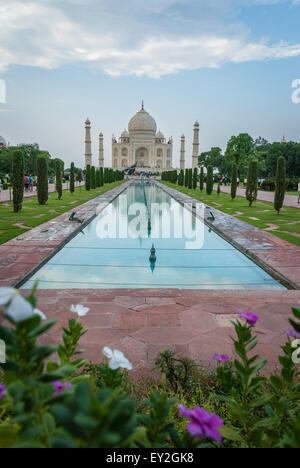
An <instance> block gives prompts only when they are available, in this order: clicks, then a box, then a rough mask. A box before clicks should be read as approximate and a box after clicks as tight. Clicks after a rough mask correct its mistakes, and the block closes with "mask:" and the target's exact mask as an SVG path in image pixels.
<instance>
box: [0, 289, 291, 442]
mask: <svg viewBox="0 0 300 468" xmlns="http://www.w3.org/2000/svg"><path fill="white" fill-rule="evenodd" d="M0 306H3V307H4V316H5V319H6V320H7V321H8V322H9V323H10V326H9V327H5V326H3V325H2V326H0V339H1V340H3V341H4V342H5V343H6V358H7V360H6V363H4V364H1V368H2V371H3V374H2V375H1V383H0V414H1V419H0V447H2V448H3V447H4V448H6V447H17V448H25V447H26V448H103V447H105V448H116V447H118V448H143V447H144V448H202V447H205V448H207V447H212V448H213V447H217V446H219V445H220V444H222V446H224V447H229V446H230V447H299V446H300V441H299V427H300V403H299V391H300V382H299V369H298V368H297V365H296V364H295V361H296V360H295V353H296V354H297V352H296V351H295V348H294V345H295V343H294V340H295V338H298V337H300V309H294V310H293V313H294V319H293V320H291V321H290V323H291V327H292V329H291V330H287V331H286V333H287V335H288V339H287V342H286V344H285V346H283V348H282V350H283V355H282V356H281V357H279V363H280V366H281V373H280V374H274V375H271V376H270V377H269V378H267V377H263V376H261V375H260V371H261V370H262V369H263V368H264V366H265V364H266V361H265V360H260V359H259V358H258V356H257V355H255V352H254V349H255V347H256V345H257V337H256V336H255V325H256V323H257V322H258V320H259V317H257V316H255V315H254V314H252V313H250V312H246V313H244V312H241V314H240V319H239V320H237V321H236V322H235V323H234V328H235V334H236V337H235V338H234V340H233V341H234V348H235V353H236V358H235V359H234V360H233V361H232V360H231V359H230V357H229V356H226V355H218V354H215V355H214V356H213V357H212V358H213V360H215V361H217V362H218V368H217V371H216V374H215V375H214V376H213V377H212V378H211V382H210V383H209V384H208V382H207V383H206V387H207V388H206V389H205V381H203V379H200V380H199V379H198V374H199V370H198V366H197V365H196V364H195V363H194V362H193V361H191V360H189V359H178V358H177V357H176V356H175V355H174V353H172V352H170V351H167V352H165V353H163V354H162V355H160V357H159V358H158V359H157V362H156V365H157V368H158V369H160V370H161V371H162V373H163V376H162V381H161V383H159V384H157V385H155V386H153V387H152V388H149V391H148V392H147V399H146V401H144V402H143V404H142V405H141V404H139V402H138V400H137V398H136V396H134V395H133V393H132V391H131V389H132V386H130V385H129V384H128V382H129V377H128V372H130V371H131V369H132V365H131V363H130V362H129V360H128V359H127V358H126V357H125V356H124V354H123V353H122V352H120V351H117V350H111V349H110V348H108V347H105V348H104V349H103V354H104V357H105V361H104V362H102V363H101V364H98V365H93V367H94V371H93V372H85V371H84V370H83V369H86V368H87V364H88V363H87V362H86V361H85V360H84V359H82V357H81V355H82V353H83V350H80V348H79V342H80V339H81V337H82V336H83V335H84V334H85V333H87V330H84V328H83V326H82V324H81V322H80V318H81V317H83V316H85V315H86V314H87V313H88V312H89V309H88V308H86V307H83V306H81V305H77V306H72V307H71V310H70V313H71V314H75V315H74V318H71V319H70V320H69V324H68V327H66V328H64V329H63V330H62V334H63V336H62V344H60V345H59V346H57V347H56V346H47V345H44V346H41V345H39V344H38V341H39V339H40V337H41V336H42V335H43V334H45V333H47V332H48V331H49V330H50V329H51V327H52V326H53V325H54V324H55V320H50V321H48V322H43V321H44V320H46V317H45V316H44V314H43V312H41V311H39V310H37V309H36V300H35V294H34V290H33V292H32V293H31V294H30V296H29V297H28V298H26V299H24V298H22V297H21V295H20V294H18V293H17V292H16V291H15V290H13V289H11V288H1V289H0ZM76 316H77V317H76ZM55 353H56V354H57V357H56V359H55V360H51V356H54V354H55ZM205 392H206V396H205V400H203V395H205Z"/></svg>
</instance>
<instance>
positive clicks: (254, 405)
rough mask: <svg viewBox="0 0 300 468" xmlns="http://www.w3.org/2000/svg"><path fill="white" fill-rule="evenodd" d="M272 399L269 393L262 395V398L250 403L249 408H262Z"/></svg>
mask: <svg viewBox="0 0 300 468" xmlns="http://www.w3.org/2000/svg"><path fill="white" fill-rule="evenodd" d="M272 398H273V395H272V394H271V393H267V394H265V395H263V396H262V397H260V398H257V399H256V400H254V401H251V403H250V404H249V406H250V408H258V407H259V406H264V405H266V404H267V403H269V401H271V400H272Z"/></svg>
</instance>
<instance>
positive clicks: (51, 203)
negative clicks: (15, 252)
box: [0, 180, 124, 244]
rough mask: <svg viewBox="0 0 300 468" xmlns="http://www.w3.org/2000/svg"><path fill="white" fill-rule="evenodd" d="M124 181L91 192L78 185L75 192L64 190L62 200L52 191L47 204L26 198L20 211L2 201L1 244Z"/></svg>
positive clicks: (0, 216)
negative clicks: (14, 210)
mask: <svg viewBox="0 0 300 468" xmlns="http://www.w3.org/2000/svg"><path fill="white" fill-rule="evenodd" d="M122 183H124V181H123V180H122V181H118V182H113V183H112V184H106V185H105V186H104V187H101V188H98V189H95V190H90V191H89V192H88V191H86V190H85V187H81V190H80V187H77V188H76V190H75V192H74V193H73V194H71V193H70V192H69V190H64V191H63V196H62V200H58V199H57V193H51V194H49V199H48V202H47V205H45V206H41V205H39V204H38V202H37V197H30V198H26V199H24V201H23V208H22V211H21V212H20V213H14V212H13V207H12V203H11V202H2V203H0V244H4V242H7V241H9V240H10V239H13V238H14V237H17V236H19V235H20V234H23V233H24V232H27V231H28V230H29V229H31V228H34V227H36V226H39V225H40V224H43V223H45V222H46V221H49V220H50V219H53V218H56V217H57V216H59V215H61V214H62V213H65V212H66V211H69V210H71V209H72V208H75V207H76V206H78V205H82V204H83V203H85V202H87V201H89V200H91V199H92V198H95V197H97V196H98V195H101V194H102V193H105V192H107V191H108V190H111V189H112V188H114V187H117V186H118V185H120V184H122ZM17 224H19V226H17Z"/></svg>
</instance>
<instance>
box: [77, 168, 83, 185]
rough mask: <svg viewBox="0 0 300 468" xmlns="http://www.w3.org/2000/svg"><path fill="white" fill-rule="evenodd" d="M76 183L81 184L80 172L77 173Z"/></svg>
mask: <svg viewBox="0 0 300 468" xmlns="http://www.w3.org/2000/svg"><path fill="white" fill-rule="evenodd" d="M77 181H78V182H79V183H80V182H82V172H81V171H78V174H77Z"/></svg>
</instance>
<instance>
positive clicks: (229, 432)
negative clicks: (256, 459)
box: [218, 426, 244, 442]
mask: <svg viewBox="0 0 300 468" xmlns="http://www.w3.org/2000/svg"><path fill="white" fill-rule="evenodd" d="M218 431H219V432H220V434H221V436H222V437H224V439H227V440H231V441H232V442H243V441H244V439H243V438H242V437H241V436H240V434H239V433H238V432H237V431H236V430H235V429H232V428H231V427H229V426H222V427H220V428H219V429H218Z"/></svg>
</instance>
